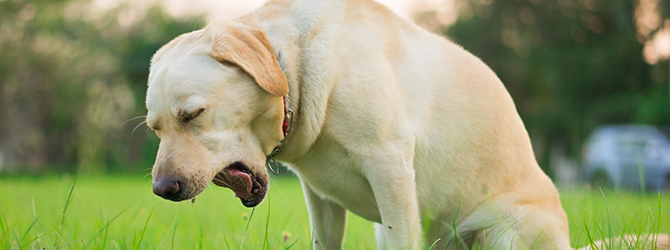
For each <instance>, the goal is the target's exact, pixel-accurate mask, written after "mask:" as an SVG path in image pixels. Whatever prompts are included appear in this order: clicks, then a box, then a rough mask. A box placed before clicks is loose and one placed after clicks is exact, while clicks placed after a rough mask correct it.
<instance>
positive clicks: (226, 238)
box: [219, 225, 230, 249]
mask: <svg viewBox="0 0 670 250" xmlns="http://www.w3.org/2000/svg"><path fill="white" fill-rule="evenodd" d="M219 229H220V230H221V234H223V240H224V241H225V242H226V249H230V245H229V244H228V237H226V232H225V231H223V228H221V225H219Z"/></svg>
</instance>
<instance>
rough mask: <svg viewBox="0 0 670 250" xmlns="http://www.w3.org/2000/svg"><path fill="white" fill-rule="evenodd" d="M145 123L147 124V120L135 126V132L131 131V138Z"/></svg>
mask: <svg viewBox="0 0 670 250" xmlns="http://www.w3.org/2000/svg"><path fill="white" fill-rule="evenodd" d="M144 124H147V121H143V122H140V124H137V126H135V128H133V132H131V133H130V138H131V139H132V138H133V134H135V130H137V128H139V127H140V126H142V125H144ZM145 133H146V132H145Z"/></svg>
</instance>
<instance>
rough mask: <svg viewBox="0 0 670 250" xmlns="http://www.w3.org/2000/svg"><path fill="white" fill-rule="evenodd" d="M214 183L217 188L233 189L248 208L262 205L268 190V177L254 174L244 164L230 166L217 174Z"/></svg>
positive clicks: (237, 163) (236, 163)
mask: <svg viewBox="0 0 670 250" xmlns="http://www.w3.org/2000/svg"><path fill="white" fill-rule="evenodd" d="M212 182H213V183H214V184H215V185H217V186H221V187H227V188H230V189H232V190H233V192H235V196H236V197H238V198H240V200H241V201H242V205H244V206H246V207H255V206H256V205H258V204H259V203H261V201H263V198H265V194H266V193H267V190H268V188H267V187H268V180H267V177H265V176H264V175H261V174H257V173H254V172H252V171H251V170H250V169H249V167H247V165H245V164H244V163H242V162H235V163H233V164H230V165H229V166H227V167H226V168H224V169H223V170H222V171H221V172H219V173H218V174H216V176H215V177H214V179H213V180H212Z"/></svg>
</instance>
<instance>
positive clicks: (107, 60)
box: [0, 0, 670, 185]
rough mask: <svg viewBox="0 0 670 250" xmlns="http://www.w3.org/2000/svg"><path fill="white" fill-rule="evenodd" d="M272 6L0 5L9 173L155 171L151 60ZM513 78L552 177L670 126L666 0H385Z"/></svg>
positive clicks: (513, 90) (1, 146)
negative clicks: (607, 131) (637, 134)
mask: <svg viewBox="0 0 670 250" xmlns="http://www.w3.org/2000/svg"><path fill="white" fill-rule="evenodd" d="M263 2H264V1H259V0H254V1H216V0H197V1H176V0H164V1H158V0H153V1H148V0H143V1H131V0H88V1H87V0H34V1H26V0H0V174H1V175H16V174H31V175H33V174H34V175H41V174H50V173H79V174H84V175H104V174H147V173H148V172H149V168H150V167H151V166H152V164H153V161H154V157H155V154H156V150H157V148H158V138H157V137H156V136H155V135H154V134H153V133H152V132H150V131H149V132H147V128H146V126H144V125H141V124H140V123H141V122H142V121H144V118H143V117H142V116H143V115H144V114H145V112H146V109H145V107H144V97H145V91H146V84H147V75H148V68H149V60H150V58H151V56H152V55H153V53H154V52H155V51H156V50H157V49H158V48H159V47H160V46H161V45H163V44H165V43H167V42H168V41H170V40H171V39H172V38H174V37H176V36H177V35H179V34H181V33H184V32H189V31H192V30H195V29H200V28H203V27H205V26H206V24H207V23H208V22H210V21H212V20H216V19H232V18H235V17H237V16H240V15H243V14H245V13H248V12H249V11H251V10H253V9H254V8H257V7H258V6H260V5H262V3H263ZM380 2H382V3H384V4H386V5H387V6H389V7H391V8H392V9H393V10H394V11H395V12H396V13H398V14H399V15H401V16H403V17H405V18H407V19H409V20H411V21H413V22H415V23H417V24H418V25H420V26H422V27H424V28H426V29H428V30H431V31H433V32H436V33H439V34H443V35H444V36H446V37H448V38H449V39H451V40H452V41H454V42H456V43H458V44H461V45H462V46H463V47H464V48H465V49H467V50H469V51H471V52H472V53H473V54H475V55H476V56H478V57H480V58H481V59H482V60H483V61H484V62H485V63H486V64H488V65H489V66H490V67H491V68H492V69H493V70H494V71H495V72H496V73H497V74H498V76H499V77H500V78H501V79H502V81H503V82H504V83H505V85H506V87H507V89H508V90H509V92H510V94H511V95H512V97H513V98H514V101H515V103H516V105H517V109H518V111H519V113H520V115H521V117H522V119H523V121H524V123H525V125H526V128H527V129H528V132H529V134H530V136H531V138H532V141H533V147H534V149H535V154H536V156H537V159H538V161H539V163H540V165H541V167H542V168H543V169H544V170H545V172H546V173H547V174H548V175H549V176H551V177H552V178H553V179H554V180H555V181H559V182H561V183H566V184H567V185H569V184H571V183H574V182H575V180H579V179H580V174H581V173H583V172H584V171H583V168H584V167H583V166H582V165H583V164H581V161H582V160H583V159H582V158H583V154H585V153H584V152H583V151H584V149H583V145H584V143H585V141H586V140H587V138H588V137H589V134H590V133H591V131H593V130H594V129H595V128H597V127H599V126H602V125H607V124H647V125H652V126H668V125H670V99H669V97H670V90H669V88H668V87H669V86H670V80H669V78H668V76H669V74H670V72H669V69H670V65H669V64H668V58H669V57H670V1H667V0H504V1H503V0H470V1H467V0H424V1H410V0H386V1H380Z"/></svg>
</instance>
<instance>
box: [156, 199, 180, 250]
mask: <svg viewBox="0 0 670 250" xmlns="http://www.w3.org/2000/svg"><path fill="white" fill-rule="evenodd" d="M181 204H182V203H179V206H178V207H177V212H176V213H175V214H174V219H173V220H172V225H174V226H175V227H176V224H177V219H178V217H179V211H181ZM169 235H170V234H167V235H165V238H163V241H161V244H160V245H158V247H157V248H156V249H160V248H161V247H162V246H163V244H165V241H166V240H167V238H168V236H169Z"/></svg>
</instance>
